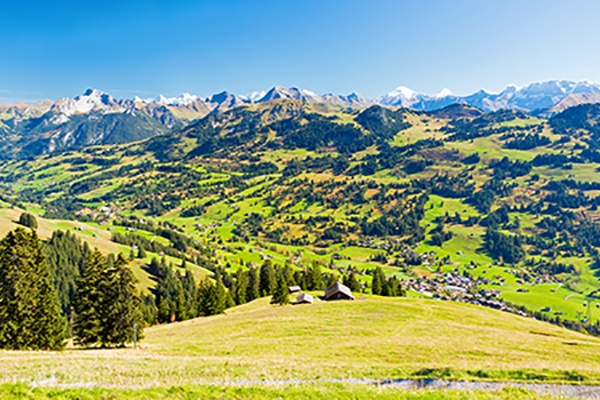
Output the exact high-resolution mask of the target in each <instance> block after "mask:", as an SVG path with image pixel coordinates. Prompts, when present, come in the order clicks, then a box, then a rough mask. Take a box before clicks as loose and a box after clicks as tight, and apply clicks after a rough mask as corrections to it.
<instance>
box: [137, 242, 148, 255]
mask: <svg viewBox="0 0 600 400" xmlns="http://www.w3.org/2000/svg"><path fill="white" fill-rule="evenodd" d="M147 256H148V255H147V254H146V250H144V246H141V245H140V247H139V249H138V254H137V258H146V257H147Z"/></svg>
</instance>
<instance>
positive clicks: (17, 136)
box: [0, 80, 600, 159]
mask: <svg viewBox="0 0 600 400" xmlns="http://www.w3.org/2000/svg"><path fill="white" fill-rule="evenodd" d="M278 99H293V100H298V101H301V102H307V103H315V104H317V103H324V104H329V105H332V106H334V107H351V108H366V107H369V106H371V105H373V104H379V105H382V106H386V107H403V108H409V109H413V110H417V111H432V110H439V109H442V108H444V107H447V106H449V105H451V104H467V105H470V106H473V107H476V108H478V109H481V110H483V111H488V112H489V111H497V110H500V109H513V110H518V111H523V112H528V113H531V114H533V115H538V116H542V117H549V116H551V115H554V114H556V113H558V112H561V111H563V110H565V109H566V108H569V107H572V106H575V105H579V104H584V103H598V102H600V85H598V84H596V83H594V82H590V81H566V80H552V81H546V82H536V83H531V84H529V85H526V86H522V87H518V86H515V85H510V86H508V87H506V88H505V89H504V90H502V91H501V92H500V93H491V92H489V91H486V90H483V89H482V90H479V91H478V92H476V93H473V94H470V95H467V96H458V95H455V94H453V93H452V92H451V91H450V90H448V89H444V90H442V91H441V92H440V93H438V94H433V95H431V94H424V93H419V92H415V91H413V90H411V89H409V88H407V87H404V86H398V87H397V88H396V89H394V90H392V91H390V92H389V93H387V94H385V95H383V96H380V97H378V98H375V99H367V98H365V97H363V96H361V95H360V94H358V93H351V94H349V95H340V94H334V93H327V94H323V95H318V94H316V93H314V92H311V91H309V90H306V89H299V88H286V87H282V86H275V87H273V88H271V89H270V90H268V91H258V92H253V93H250V94H247V95H239V96H238V95H236V94H233V93H230V92H226V91H223V92H220V93H216V94H213V95H211V96H209V97H206V98H202V97H199V96H196V95H192V94H189V93H184V94H183V95H181V96H179V97H170V98H169V97H165V96H162V95H160V96H159V97H158V98H156V99H142V98H139V97H135V98H133V99H116V98H114V97H112V96H111V95H110V94H108V93H105V92H102V91H100V90H97V89H88V90H86V91H85V92H84V93H83V94H81V95H79V96H76V97H75V98H63V99H60V100H57V101H51V100H42V101H39V102H37V103H33V104H24V103H15V104H2V105H0V159H9V158H14V157H15V156H16V157H26V156H31V155H37V154H44V153H50V152H53V151H57V150H63V149H67V148H72V147H81V146H87V145H95V144H108V143H124V142H130V141H134V140H140V139H145V138H147V137H152V136H156V135H160V134H163V133H165V132H168V131H171V130H175V129H180V128H183V127H184V126H186V125H188V124H189V123H190V122H192V121H195V120H199V119H201V118H204V117H206V116H207V115H209V114H218V113H222V112H225V111H228V110H230V109H233V108H236V107H240V106H247V105H252V104H259V103H265V102H268V101H275V100H278Z"/></svg>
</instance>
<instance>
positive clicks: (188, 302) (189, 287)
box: [181, 262, 198, 318]
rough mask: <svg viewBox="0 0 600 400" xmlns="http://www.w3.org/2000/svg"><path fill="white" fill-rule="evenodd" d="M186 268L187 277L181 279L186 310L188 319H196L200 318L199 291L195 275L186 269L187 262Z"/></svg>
mask: <svg viewBox="0 0 600 400" xmlns="http://www.w3.org/2000/svg"><path fill="white" fill-rule="evenodd" d="M183 267H184V268H185V275H184V276H183V278H181V286H182V289H183V295H184V298H185V308H186V310H187V317H188V318H196V317H197V316H198V307H197V301H196V299H197V297H198V293H197V291H198V289H197V288H196V280H195V279H194V275H193V274H192V271H190V270H189V269H187V268H186V267H185V262H184V264H183Z"/></svg>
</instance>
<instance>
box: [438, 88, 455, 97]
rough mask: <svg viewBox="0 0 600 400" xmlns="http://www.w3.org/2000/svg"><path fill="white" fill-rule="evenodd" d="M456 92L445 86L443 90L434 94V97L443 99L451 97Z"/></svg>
mask: <svg viewBox="0 0 600 400" xmlns="http://www.w3.org/2000/svg"><path fill="white" fill-rule="evenodd" d="M453 95H454V94H453V93H452V91H451V90H450V89H448V88H444V89H442V90H441V92H439V93H437V94H435V95H434V97H436V98H438V99H441V98H443V97H450V96H453Z"/></svg>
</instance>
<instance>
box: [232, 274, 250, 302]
mask: <svg viewBox="0 0 600 400" xmlns="http://www.w3.org/2000/svg"><path fill="white" fill-rule="evenodd" d="M231 291H232V292H233V300H234V301H235V304H238V305H239V304H244V303H246V301H247V300H246V299H247V298H248V273H246V272H244V271H243V270H242V269H239V270H238V271H237V272H236V274H235V287H233V286H232V290H231Z"/></svg>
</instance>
